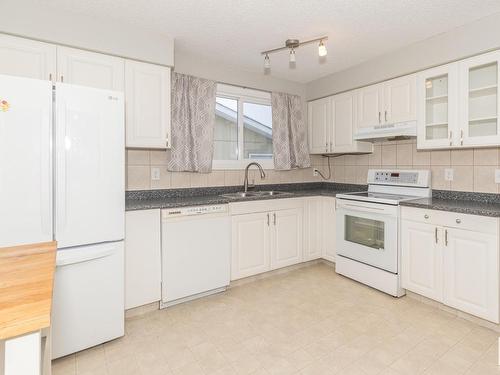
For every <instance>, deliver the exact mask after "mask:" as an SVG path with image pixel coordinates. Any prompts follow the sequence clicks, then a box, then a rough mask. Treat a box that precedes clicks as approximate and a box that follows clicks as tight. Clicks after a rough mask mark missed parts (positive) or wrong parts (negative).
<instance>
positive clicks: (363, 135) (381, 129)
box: [354, 121, 417, 142]
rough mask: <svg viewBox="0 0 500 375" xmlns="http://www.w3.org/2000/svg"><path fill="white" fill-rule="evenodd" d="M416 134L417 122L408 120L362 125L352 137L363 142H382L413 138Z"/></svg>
mask: <svg viewBox="0 0 500 375" xmlns="http://www.w3.org/2000/svg"><path fill="white" fill-rule="evenodd" d="M416 136H417V122H416V121H408V122H399V123H395V124H383V125H375V126H368V127H364V128H361V129H358V132H357V133H356V134H354V139H355V140H357V141H365V142H382V141H387V140H398V139H408V138H415V137H416Z"/></svg>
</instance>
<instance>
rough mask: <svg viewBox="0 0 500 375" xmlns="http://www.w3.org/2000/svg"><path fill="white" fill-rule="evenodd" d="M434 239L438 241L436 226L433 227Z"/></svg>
mask: <svg viewBox="0 0 500 375" xmlns="http://www.w3.org/2000/svg"><path fill="white" fill-rule="evenodd" d="M434 239H435V241H436V243H438V228H437V227H436V228H434Z"/></svg>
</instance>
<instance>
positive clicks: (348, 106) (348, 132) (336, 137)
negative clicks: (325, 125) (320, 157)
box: [329, 91, 373, 153]
mask: <svg viewBox="0 0 500 375" xmlns="http://www.w3.org/2000/svg"><path fill="white" fill-rule="evenodd" d="M356 98H357V94H356V91H348V92H345V93H343V94H338V95H334V96H332V98H331V101H332V102H331V111H332V115H331V119H332V123H331V124H330V132H329V134H330V141H329V144H330V152H335V153H344V152H372V151H373V145H372V144H371V143H368V142H358V141H355V140H354V138H353V137H354V133H355V131H356V129H357V126H356V124H357V121H356V117H357V113H356Z"/></svg>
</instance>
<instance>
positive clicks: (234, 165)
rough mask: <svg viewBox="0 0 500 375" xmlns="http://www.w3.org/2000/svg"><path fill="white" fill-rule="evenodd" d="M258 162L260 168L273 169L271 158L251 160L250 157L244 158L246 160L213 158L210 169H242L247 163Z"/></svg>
mask: <svg viewBox="0 0 500 375" xmlns="http://www.w3.org/2000/svg"><path fill="white" fill-rule="evenodd" d="M253 162H254V163H259V164H260V165H261V166H262V168H264V169H274V161H273V160H272V159H271V160H269V159H266V160H259V159H255V160H251V159H246V160H214V161H213V162H212V169H213V170H231V169H235V170H243V169H245V168H246V166H247V165H248V164H249V163H253Z"/></svg>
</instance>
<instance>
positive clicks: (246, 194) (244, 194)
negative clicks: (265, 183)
mask: <svg viewBox="0 0 500 375" xmlns="http://www.w3.org/2000/svg"><path fill="white" fill-rule="evenodd" d="M277 195H293V193H289V192H287V191H276V190H266V191H239V192H237V193H230V194H222V197H224V198H229V199H244V198H261V197H272V196H277Z"/></svg>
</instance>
